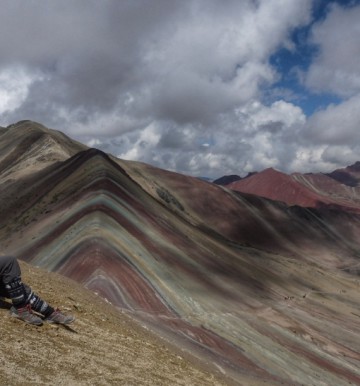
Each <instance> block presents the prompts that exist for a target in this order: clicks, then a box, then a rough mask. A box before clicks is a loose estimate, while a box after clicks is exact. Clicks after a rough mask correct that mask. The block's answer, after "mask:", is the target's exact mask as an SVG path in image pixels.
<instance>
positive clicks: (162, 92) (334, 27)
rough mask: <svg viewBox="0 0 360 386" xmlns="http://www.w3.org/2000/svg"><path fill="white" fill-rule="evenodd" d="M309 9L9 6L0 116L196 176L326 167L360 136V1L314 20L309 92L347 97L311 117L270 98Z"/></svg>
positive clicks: (293, 0) (277, 1) (291, 0)
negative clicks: (277, 56) (278, 61)
mask: <svg viewBox="0 0 360 386" xmlns="http://www.w3.org/2000/svg"><path fill="white" fill-rule="evenodd" d="M312 4H313V0H302V1H298V0H257V1H253V0H242V1H239V0H227V1H226V2H225V3H224V2H223V1H220V0H189V1H183V2H180V1H179V2H169V1H168V0H153V1H151V2H148V1H145V0H134V1H131V2H120V1H119V2H115V1H108V0H106V1H103V2H101V5H100V4H99V2H97V1H95V0H74V1H72V2H47V6H46V7H44V6H43V4H40V3H39V2H31V3H24V2H22V1H20V0H11V1H4V2H3V3H2V10H1V13H0V34H1V36H3V37H4V36H6V38H3V39H0V49H1V52H2V55H1V58H0V74H5V75H3V78H1V75H0V85H2V87H1V88H0V90H1V91H0V118H2V120H3V121H6V123H7V124H9V123H13V122H15V121H17V120H19V119H26V118H27V119H33V120H37V121H39V122H41V123H43V124H45V125H48V126H50V127H53V128H57V129H59V130H63V131H65V132H66V133H67V134H68V135H70V136H71V137H73V138H75V139H77V140H80V141H83V142H85V143H88V144H90V145H92V146H97V147H99V148H101V149H102V150H104V151H108V152H111V153H113V154H115V155H118V156H120V157H122V158H125V159H134V160H140V161H144V162H148V163H151V164H155V165H157V166H159V167H162V168H166V169H172V170H176V171H179V172H183V173H189V174H194V175H203V176H210V177H218V176H220V175H222V174H230V173H231V174H232V173H240V172H241V171H253V170H260V169H262V168H264V167H269V166H272V167H277V168H279V169H282V170H284V171H293V170H296V169H297V168H299V169H301V170H304V171H305V170H306V169H305V168H306V167H310V166H311V167H312V168H327V167H329V165H334V162H337V161H336V160H338V161H339V162H340V160H341V157H340V155H339V154H340V152H341V150H340V149H342V150H343V151H344V152H345V153H346V154H348V156H349V159H350V158H351V157H350V153H349V152H350V151H351V150H352V149H354V147H353V146H352V145H351V142H352V141H358V139H359V136H358V133H357V132H358V129H359V113H358V111H359V109H357V106H358V105H359V102H360V100H359V96H358V95H359V92H360V84H359V82H358V78H359V74H360V70H359V66H358V63H359V59H360V57H359V55H360V53H359V49H358V47H359V45H358V43H357V36H358V35H359V33H358V28H359V27H358V20H359V17H360V16H359V7H354V8H352V9H351V11H349V10H343V9H341V8H339V7H333V8H332V9H331V10H330V12H329V14H328V15H327V17H326V18H325V20H324V21H323V22H322V23H319V24H316V25H315V27H314V33H313V38H312V39H313V40H312V41H313V43H315V44H317V45H318V47H319V55H318V56H317V57H316V58H315V60H314V63H313V64H312V65H311V66H310V69H309V73H308V74H306V73H305V74H304V76H305V83H304V84H305V85H306V86H307V87H309V88H311V90H315V91H318V92H323V91H326V92H333V93H336V94H337V95H339V96H341V97H343V98H344V99H345V98H348V100H344V103H343V104H342V105H339V106H330V107H328V108H327V109H325V110H323V111H318V112H317V113H316V114H314V116H313V117H311V118H310V119H309V122H307V119H306V117H305V115H304V113H303V112H302V111H301V109H300V108H299V107H297V106H296V105H295V104H293V103H289V102H285V101H283V100H281V99H279V100H277V101H275V102H274V103H272V104H270V105H267V104H266V101H265V98H264V90H265V89H266V88H267V87H271V85H272V84H273V83H274V82H275V81H276V80H277V79H278V78H279V76H280V74H279V73H278V72H277V71H278V69H276V68H274V67H272V66H271V64H270V57H271V55H272V54H273V53H275V52H276V51H277V50H278V49H279V48H281V47H286V48H288V49H292V50H294V49H295V48H296V47H295V46H294V43H293V42H292V41H291V40H290V37H291V32H292V31H293V29H294V28H297V27H300V26H303V25H306V24H307V23H309V22H310V16H311V6H312ZM15 24H16V26H17V28H16V30H15V31H14V30H13V29H12V26H13V25H15ZM346 28H347V29H346ZM10 30H12V33H11V34H9V33H8V31H10ZM348 31H349V32H348ZM339 37H340V41H339V40H338V39H339ZM34 42H37V44H34ZM18 68H23V69H26V71H25V70H24V73H23V75H21V76H20V75H17V76H18V78H16V76H15V75H14V74H15V73H16V71H18V70H17V69H18ZM1 71H3V72H1ZM8 71H12V72H8ZM18 74H20V72H19V73H18ZM29 74H36V76H34V75H29ZM294 100H295V99H294ZM5 110H6V112H5ZM339 128H341V130H340V129H339ZM334 146H344V148H343V147H341V148H335V147H334ZM345 149H350V150H348V151H345ZM354 151H355V150H354Z"/></svg>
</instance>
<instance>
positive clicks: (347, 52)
mask: <svg viewBox="0 0 360 386" xmlns="http://www.w3.org/2000/svg"><path fill="white" fill-rule="evenodd" d="M359 20H360V6H359V5H358V6H356V7H351V8H343V7H339V6H337V5H334V6H332V7H331V10H330V12H329V14H328V15H327V17H326V19H325V20H324V21H322V22H320V23H318V24H317V25H315V26H314V28H313V30H312V42H313V44H315V45H316V46H317V48H318V50H319V52H318V55H317V57H316V60H315V61H314V62H313V63H312V65H311V66H310V68H309V71H308V73H307V75H306V81H305V82H306V85H307V86H308V87H309V88H311V89H313V90H314V91H316V92H330V93H334V94H336V95H339V96H341V97H345V98H347V97H351V96H354V95H356V94H358V93H359V92H360V67H359V62H360V46H359V36H360V23H359Z"/></svg>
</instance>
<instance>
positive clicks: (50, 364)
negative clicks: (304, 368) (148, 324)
mask: <svg viewBox="0 0 360 386" xmlns="http://www.w3.org/2000/svg"><path fill="white" fill-rule="evenodd" d="M21 267H22V272H23V281H24V282H25V283H27V284H28V285H30V286H31V287H32V289H33V290H34V291H35V292H37V293H38V294H39V295H41V297H42V298H44V299H45V300H47V301H48V302H49V303H50V304H51V305H53V306H56V307H59V308H60V309H61V310H63V311H64V312H66V313H71V314H73V315H74V316H75V317H76V321H75V322H74V323H73V324H71V325H70V326H69V327H64V326H59V325H52V324H44V325H43V326H41V327H36V326H31V325H28V324H25V323H24V322H22V321H20V320H18V319H16V318H14V317H12V316H10V313H9V307H10V304H9V303H7V301H0V320H1V322H0V331H1V340H0V384H1V385H8V386H12V385H19V386H20V385H21V386H23V385H91V386H95V385H101V386H103V385H134V386H139V385H157V386H159V385H166V386H168V385H184V386H185V385H186V386H189V385H196V386H201V385H226V384H227V382H226V380H221V379H220V378H219V377H218V376H217V375H214V374H212V371H211V369H210V371H207V370H206V368H205V367H203V366H200V364H198V363H196V362H193V361H192V360H191V358H189V357H186V356H185V355H181V352H177V351H176V348H172V347H170V346H169V345H168V344H166V343H165V342H163V341H162V340H161V339H160V338H158V337H156V336H155V335H153V334H152V333H151V332H149V331H148V330H146V329H145V328H144V327H142V326H141V325H139V324H138V323H137V322H135V321H133V320H132V319H131V318H130V317H129V316H127V315H126V314H123V313H122V312H120V311H119V310H117V309H115V308H114V307H113V306H111V305H110V304H107V303H106V302H105V301H104V300H102V299H100V298H99V297H98V296H96V295H95V294H93V293H92V292H90V291H88V290H86V289H84V288H83V287H81V286H80V285H79V284H77V283H75V282H73V281H71V280H69V279H67V278H64V277H62V276H60V275H58V274H55V273H48V272H45V271H44V270H41V269H38V268H35V267H32V266H30V265H28V264H26V263H24V262H21Z"/></svg>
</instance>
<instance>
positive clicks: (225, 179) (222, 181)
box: [213, 174, 241, 185]
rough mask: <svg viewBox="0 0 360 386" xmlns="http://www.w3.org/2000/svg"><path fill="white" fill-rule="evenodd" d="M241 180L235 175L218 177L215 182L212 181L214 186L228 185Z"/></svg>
mask: <svg viewBox="0 0 360 386" xmlns="http://www.w3.org/2000/svg"><path fill="white" fill-rule="evenodd" d="M239 180H241V177H240V176H238V175H236V174H232V175H229V176H223V177H220V178H218V179H216V180H214V181H213V182H214V184H217V185H228V184H230V183H232V182H235V181H239Z"/></svg>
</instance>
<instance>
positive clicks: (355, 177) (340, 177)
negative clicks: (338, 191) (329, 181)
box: [328, 161, 360, 187]
mask: <svg viewBox="0 0 360 386" xmlns="http://www.w3.org/2000/svg"><path fill="white" fill-rule="evenodd" d="M328 176H329V177H331V178H333V179H334V180H337V181H339V182H340V183H342V184H345V185H348V186H354V187H358V186H359V185H360V161H358V162H355V164H354V165H351V166H348V167H346V168H343V169H337V170H334V171H333V172H331V173H329V174H328Z"/></svg>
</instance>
